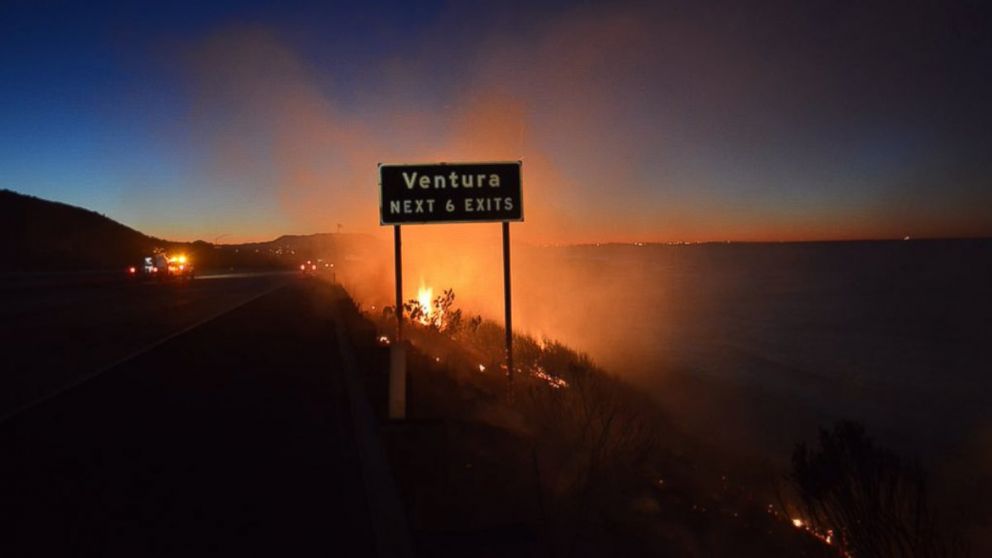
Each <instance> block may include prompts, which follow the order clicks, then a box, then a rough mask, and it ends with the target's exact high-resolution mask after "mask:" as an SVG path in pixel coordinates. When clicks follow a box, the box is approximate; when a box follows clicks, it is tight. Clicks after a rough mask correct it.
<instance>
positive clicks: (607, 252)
mask: <svg viewBox="0 0 992 558" xmlns="http://www.w3.org/2000/svg"><path fill="white" fill-rule="evenodd" d="M519 260H520V261H522V268H523V269H524V270H526V271H525V272H522V273H518V274H517V276H516V277H515V284H514V290H515V296H517V298H516V299H515V312H516V315H517V316H518V318H517V319H518V321H519V323H521V324H522V326H521V327H522V328H524V329H526V330H528V331H531V332H532V333H536V334H538V335H542V334H544V335H549V336H555V337H559V338H561V339H563V340H565V341H566V342H567V343H570V344H572V345H574V346H576V347H578V348H579V349H581V350H583V351H585V352H587V353H588V354H589V355H590V356H592V357H593V359H594V360H595V361H597V362H598V363H600V364H601V365H603V366H604V367H605V368H607V369H608V370H609V371H611V372H614V373H617V374H620V375H622V376H624V377H626V378H628V379H629V380H631V381H633V382H635V383H637V384H639V385H641V386H642V387H644V388H645V389H647V390H649V391H651V392H652V393H653V394H655V395H656V396H657V397H658V398H659V399H660V400H661V401H662V402H663V403H664V404H665V405H666V407H668V408H669V409H670V410H671V412H672V415H673V418H674V419H675V420H677V421H679V422H680V423H681V424H682V425H683V426H684V427H685V428H686V429H687V430H691V431H693V432H695V433H697V434H698V435H700V436H703V437H709V438H711V439H712V441H713V443H714V444H723V445H733V446H736V447H739V448H740V449H741V450H742V451H745V452H750V453H752V454H754V455H755V456H756V457H760V458H766V459H768V460H770V461H774V462H778V463H784V462H785V461H786V460H787V459H788V456H789V454H790V451H791V449H792V447H793V446H794V444H795V443H796V442H797V441H799V440H804V439H805V440H812V439H814V438H815V436H816V429H817V428H818V427H820V426H827V425H829V424H830V423H831V422H833V421H835V420H838V419H854V420H859V421H861V422H863V423H864V424H865V425H866V426H867V427H868V431H869V433H870V434H871V435H873V436H874V437H875V438H876V439H878V440H879V441H880V442H882V443H883V444H885V445H887V446H889V447H891V448H893V449H896V450H897V451H899V452H900V453H902V454H903V455H906V456H909V457H914V458H919V459H921V460H922V461H924V463H926V464H929V465H931V466H933V467H935V468H940V467H945V466H949V465H948V464H949V463H952V462H953V463H956V462H958V461H961V460H967V461H975V460H976V459H984V458H983V457H982V456H981V455H979V454H981V453H982V452H983V451H985V449H986V448H987V447H988V444H989V443H990V442H992V241H987V240H940V241H936V240H934V241H888V242H837V243H784V244H706V245H688V246H667V245H646V246H636V245H604V246H581V247H566V248H534V249H529V250H526V251H524V254H523V255H522V256H521V257H520V258H519ZM517 293H520V294H517ZM518 300H519V302H516V301H518ZM988 462H989V463H992V460H989V461H988ZM990 469H992V465H990Z"/></svg>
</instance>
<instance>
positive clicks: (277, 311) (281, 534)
mask: <svg viewBox="0 0 992 558" xmlns="http://www.w3.org/2000/svg"><path fill="white" fill-rule="evenodd" d="M260 295H261V296H260ZM341 296H342V291H340V290H339V289H337V288H335V287H331V286H328V285H326V284H322V283H321V282H319V281H315V280H314V281H306V280H301V279H298V278H291V277H282V278H271V277H270V278H254V279H251V278H240V279H238V280H234V281H231V282H227V281H226V280H221V279H218V280H212V281H194V282H193V283H191V284H189V285H152V284H149V285H127V286H122V287H120V288H112V289H106V290H97V291H94V292H90V293H89V295H83V294H82V293H79V292H67V293H60V294H59V295H58V296H56V295H55V294H53V293H48V294H46V296H44V297H42V299H43V300H45V301H48V302H50V304H49V305H47V306H46V307H45V308H43V309H42V310H41V311H39V312H38V314H37V315H34V316H24V317H25V320H24V323H25V324H26V326H27V327H26V328H25V331H24V332H22V333H21V334H20V338H21V340H22V342H23V344H24V346H23V347H21V348H20V349H19V351H17V353H18V355H19V356H18V357H17V358H19V359H21V360H19V361H15V362H21V363H23V362H25V360H24V359H30V358H39V359H43V362H44V363H45V367H42V366H36V367H34V370H35V371H42V370H46V369H48V370H50V369H51V368H47V367H51V366H58V365H59V364H56V363H61V365H65V366H69V365H70V364H73V363H77V362H85V363H86V365H85V367H86V369H88V370H93V369H94V368H99V367H100V366H106V365H107V362H108V361H114V360H115V359H120V358H122V355H125V356H126V354H127V353H128V352H129V351H132V350H136V349H135V348H140V346H141V345H142V344H143V343H148V342H149V341H152V342H154V340H155V339H156V335H159V336H160V335H161V334H163V333H166V334H167V335H168V334H170V333H175V332H176V330H177V329H178V330H179V331H182V333H180V334H178V335H172V336H170V337H168V338H167V339H166V340H164V341H160V342H158V343H157V344H154V345H152V346H151V347H150V348H149V349H148V350H146V351H140V352H139V353H138V354H135V355H133V356H132V357H130V358H127V359H125V360H123V361H120V362H117V363H116V364H113V363H112V362H111V365H110V367H109V368H107V369H105V370H104V371H103V372H101V373H100V374H98V375H95V376H91V377H89V379H87V380H86V381H83V382H81V383H77V384H76V385H74V387H71V388H69V389H65V390H60V391H58V392H57V394H56V395H55V396H53V397H49V398H47V399H44V400H43V401H40V402H38V403H37V404H34V405H32V406H30V407H28V408H26V409H23V410H22V411H21V412H19V413H17V414H16V415H14V416H13V417H10V418H8V419H7V420H5V421H4V422H2V423H0V455H2V456H3V458H2V459H0V528H2V530H3V531H7V532H6V533H3V534H2V536H0V555H4V556H73V555H86V556H89V555H99V556H152V555H155V556H164V555H173V556H180V555H181V556H201V555H272V556H309V555H314V556H316V555H321V556H329V555H341V556H365V555H372V554H374V553H375V548H374V547H375V532H374V531H375V530H374V528H373V527H374V526H373V525H372V520H371V517H372V515H371V514H372V513H374V512H371V511H370V505H371V504H369V503H368V498H367V494H366V491H365V488H364V487H363V483H362V475H363V473H362V470H363V469H362V467H363V465H362V460H363V458H362V456H361V451H360V448H359V445H360V442H356V437H355V424H354V419H353V415H352V414H351V413H350V412H349V404H348V387H347V381H346V380H345V378H344V372H343V369H344V367H345V366H346V365H345V361H344V360H343V353H342V351H347V349H346V347H345V345H343V344H339V343H338V342H337V341H336V337H335V318H334V315H335V314H334V311H333V307H334V304H335V303H336V301H338V300H340V299H341ZM53 298H57V299H59V300H58V302H53ZM84 299H86V300H85V301H84ZM246 300H247V301H248V302H246V303H245V301H246ZM35 302H37V300H36V301H35ZM23 306H27V303H24V305H22V307H23ZM131 306H134V307H131ZM231 306H236V308H234V309H233V310H231V311H227V312H225V311H224V310H225V308H226V307H231ZM70 309H72V310H70ZM81 309H90V310H91V311H92V312H95V313H96V314H83V315H82V316H77V315H71V314H72V311H82V310H81ZM22 311H23V310H22ZM4 313H5V319H9V318H10V316H11V315H12V312H11V310H10V309H9V308H7V307H6V306H4ZM218 313H220V315H219V316H217V317H214V318H212V319H207V320H206V321H205V322H204V321H203V320H204V318H208V317H209V316H211V315H216V314H218ZM147 316H160V319H148V318H147ZM66 322H68V323H66ZM198 322H202V323H198ZM5 323H8V325H9V322H5ZM89 324H92V325H89ZM191 325H195V327H192V328H190V326H191ZM45 327H49V328H53V329H48V330H47V335H43V332H44V331H45V330H44V328H45ZM184 328H186V329H185V331H183V330H184ZM91 330H95V331H91ZM104 336H111V337H110V339H104ZM45 340H47V346H48V347H49V348H50V349H49V352H52V353H56V354H51V355H49V354H43V353H45V350H44V348H45V346H46V344H45V343H44V341H45ZM91 343H103V344H106V345H115V349H114V350H110V349H109V348H101V349H100V350H97V349H96V348H94V347H92V346H90V344H91ZM101 347H102V345H101ZM80 359H82V360H80ZM70 367H71V366H70ZM71 368H73V371H72V373H71V374H75V375H76V376H77V377H78V376H79V374H80V370H81V368H82V367H81V366H75V367H71ZM10 370H11V369H10V368H8V371H10ZM39 373H40V372H39ZM68 375H70V374H69V373H67V375H66V377H68ZM46 383H47V384H52V382H46ZM31 385H33V386H36V387H37V386H39V385H40V383H38V382H35V383H33V384H31ZM4 547H7V548H6V550H4Z"/></svg>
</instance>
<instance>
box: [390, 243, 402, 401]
mask: <svg viewBox="0 0 992 558" xmlns="http://www.w3.org/2000/svg"><path fill="white" fill-rule="evenodd" d="M393 250H394V252H395V254H394V256H395V263H394V265H395V267H396V342H395V343H393V344H392V345H390V347H389V418H391V419H402V418H404V417H406V345H405V344H404V342H403V239H402V237H401V235H400V226H399V225H394V226H393Z"/></svg>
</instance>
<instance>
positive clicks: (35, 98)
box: [0, 1, 992, 242]
mask: <svg viewBox="0 0 992 558" xmlns="http://www.w3.org/2000/svg"><path fill="white" fill-rule="evenodd" d="M204 4H209V5H204ZM466 4H471V5H466ZM0 10H2V12H0V13H2V16H0V36H2V38H0V83H3V87H2V88H0V123H2V127H0V129H2V133H0V187H5V188H10V189H13V190H16V191H20V192H25V193H29V194H34V195H38V196H42V197H47V198H52V199H58V200H62V201H66V202H69V203H73V204H77V205H82V206H85V207H89V208H92V209H95V210H97V211H101V212H103V213H106V214H108V215H110V216H112V217H114V218H117V219H119V220H121V221H123V222H125V223H127V224H129V225H131V226H134V227H136V228H139V229H141V230H144V231H146V232H149V233H151V234H155V235H158V236H166V237H172V238H179V239H192V238H205V239H207V240H210V239H212V238H215V237H218V236H219V235H227V236H225V237H224V238H225V240H227V239H248V238H265V237H269V236H274V235H277V234H280V233H284V232H285V233H305V232H314V231H317V230H332V229H333V225H334V224H336V223H344V224H345V225H346V226H347V227H348V228H349V229H350V230H374V229H375V228H376V223H377V219H376V215H375V211H376V210H375V207H376V205H375V204H376V200H377V196H376V192H375V163H376V162H378V161H387V162H388V161H414V160H433V159H445V160H458V159H466V158H469V159H475V160H479V159H506V158H514V159H516V158H522V159H523V160H524V164H525V169H526V172H525V181H526V182H525V191H526V195H527V201H526V203H527V204H528V212H527V215H528V222H527V223H526V224H525V225H523V226H522V233H523V238H527V239H531V240H534V241H556V242H557V241H564V242H568V241H590V240H634V239H639V240H715V239H725V238H726V239H742V240H751V239H799V238H852V237H901V236H903V235H912V236H945V235H951V236H955V235H979V234H980V235H989V234H992V169H990V163H989V161H990V160H992V157H990V153H989V152H990V148H989V146H990V145H992V108H990V101H989V99H992V79H990V68H992V46H990V45H992V42H990V41H992V40H990V33H989V32H990V28H989V25H988V23H989V19H988V14H987V12H986V11H985V10H983V9H982V8H981V5H980V4H978V3H975V4H970V5H969V4H949V3H943V2H941V3H938V2H929V3H913V4H911V5H908V6H900V7H899V8H898V9H893V7H891V6H887V5H883V4H875V5H870V4H866V3H862V2H859V3H838V2H824V3H794V2H781V3H776V2H764V3H760V4H752V5H750V6H749V7H748V8H747V9H744V8H742V7H741V6H740V5H739V3H735V2H720V3H710V4H702V3H693V5H692V6H691V7H690V6H684V5H680V4H672V5H662V4H660V3H637V2H626V3H616V2H614V3H594V2H581V3H568V2H545V3H535V2H500V3H498V4H497V3H492V4H483V3H448V2H421V3H415V2H381V3H369V2H362V3H351V4H345V3H341V4H334V3H327V2H315V3H312V4H298V5H294V6H286V5H285V4H283V3H280V4H270V3H261V2H258V3H247V2H237V3H233V2H232V3H181V2H175V3H157V4H152V5H151V6H115V5H113V4H101V3H96V2H91V3H78V4H76V3H58V2H43V1H42V2H12V3H11V2H7V3H5V4H4V6H3V7H2V8H0Z"/></svg>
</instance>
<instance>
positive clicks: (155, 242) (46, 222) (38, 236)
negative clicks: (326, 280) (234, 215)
mask: <svg viewBox="0 0 992 558" xmlns="http://www.w3.org/2000/svg"><path fill="white" fill-rule="evenodd" d="M374 245H375V240H374V239H373V238H372V237H369V236H366V235H354V234H328V233H320V234H312V235H292V236H291V235H284V236H280V237H279V238H277V239H275V240H271V241H267V242H253V243H248V244H223V245H214V244H210V243H208V242H204V241H196V242H188V243H186V242H173V241H169V240H163V239H160V238H155V237H152V236H148V235H146V234H143V233H141V232H139V231H136V230H134V229H132V228H130V227H128V226H126V225H123V224H121V223H118V222H117V221H114V220H113V219H110V218H109V217H106V216H104V215H101V214H99V213H97V212H95V211H91V210H89V209H84V208H81V207H76V206H72V205H68V204H64V203H60V202H55V201H49V200H44V199H41V198H36V197H34V196H28V195H24V194H20V193H17V192H13V191H11V190H6V189H0V250H2V252H0V253H2V255H3V256H2V257H0V272H39V271H82V270H118V269H124V268H126V267H127V266H130V265H138V264H139V263H140V262H141V259H142V257H144V256H147V255H149V254H151V253H152V251H153V250H154V249H156V248H162V249H165V250H168V251H183V252H186V253H188V254H190V255H191V256H192V258H193V260H194V261H195V262H196V263H197V267H198V268H199V269H201V270H204V269H231V268H235V269H245V268H286V269H289V268H296V267H297V266H298V265H299V264H300V263H301V262H302V261H305V260H307V259H317V258H323V259H326V260H328V261H335V260H337V259H344V258H347V257H355V256H357V257H359V258H361V257H363V255H366V254H368V253H369V250H372V249H374V248H373V247H374Z"/></svg>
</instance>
